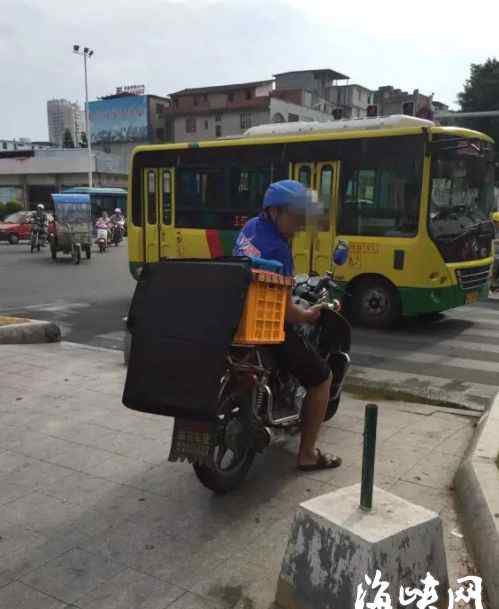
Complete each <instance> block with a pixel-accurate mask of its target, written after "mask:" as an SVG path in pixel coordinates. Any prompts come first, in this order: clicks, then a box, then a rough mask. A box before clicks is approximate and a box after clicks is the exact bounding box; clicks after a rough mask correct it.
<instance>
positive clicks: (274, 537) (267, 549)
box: [239, 512, 294, 580]
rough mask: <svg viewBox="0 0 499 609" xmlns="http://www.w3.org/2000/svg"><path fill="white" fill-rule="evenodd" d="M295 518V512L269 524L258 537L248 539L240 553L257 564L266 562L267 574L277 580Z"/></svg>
mask: <svg viewBox="0 0 499 609" xmlns="http://www.w3.org/2000/svg"><path fill="white" fill-rule="evenodd" d="M293 520H294V512H292V513H290V514H289V515H288V516H286V517H285V518H281V519H280V520H278V521H276V522H274V523H272V524H270V525H269V527H268V528H267V530H266V531H265V532H264V533H262V534H261V535H259V536H258V537H257V538H253V539H251V538H250V539H248V543H247V544H246V547H243V548H241V550H240V552H239V553H240V555H241V556H242V557H245V558H246V559H247V560H248V561H250V562H252V563H254V564H256V565H262V564H265V567H266V569H267V575H268V576H269V577H274V576H275V578H276V580H277V577H278V575H279V572H280V570H281V564H282V559H283V557H284V552H285V550H286V547H287V543H288V538H289V534H290V532H291V527H292V524H293Z"/></svg>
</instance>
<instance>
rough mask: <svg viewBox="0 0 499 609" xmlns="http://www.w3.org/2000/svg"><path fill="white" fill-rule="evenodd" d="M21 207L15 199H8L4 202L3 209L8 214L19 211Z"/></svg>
mask: <svg viewBox="0 0 499 609" xmlns="http://www.w3.org/2000/svg"><path fill="white" fill-rule="evenodd" d="M21 209H23V206H22V205H21V204H20V203H18V202H17V201H9V202H8V203H6V204H5V211H6V215H7V216H8V215H10V214H15V213H16V212H18V211H21Z"/></svg>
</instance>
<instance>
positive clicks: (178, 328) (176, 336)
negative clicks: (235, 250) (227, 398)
mask: <svg viewBox="0 0 499 609" xmlns="http://www.w3.org/2000/svg"><path fill="white" fill-rule="evenodd" d="M250 280H251V271H250V261H249V259H247V258H225V259H218V260H217V259H216V260H206V259H203V260H167V261H163V262H160V263H158V264H155V265H150V266H147V267H145V270H144V272H143V274H142V277H141V279H140V281H139V282H138V283H137V287H136V289H135V293H134V296H133V299H132V304H131V307H130V312H129V317H128V319H129V321H128V324H129V327H130V330H131V332H132V346H131V352H130V360H129V365H128V373H127V377H126V381H125V389H124V393H123V404H124V405H125V406H127V407H128V408H131V409H133V410H140V411H142V412H149V413H154V414H162V415H166V416H172V417H182V418H184V419H189V418H191V419H192V418H195V419H210V418H213V417H214V415H215V412H216V406H217V396H218V391H219V388H220V379H221V377H222V376H223V374H224V372H225V369H226V355H227V352H228V350H229V348H230V345H231V341H232V338H233V336H234V335H235V333H236V330H237V327H238V324H239V320H240V318H241V315H242V311H243V307H244V302H245V298H246V293H247V291H248V286H249V282H250Z"/></svg>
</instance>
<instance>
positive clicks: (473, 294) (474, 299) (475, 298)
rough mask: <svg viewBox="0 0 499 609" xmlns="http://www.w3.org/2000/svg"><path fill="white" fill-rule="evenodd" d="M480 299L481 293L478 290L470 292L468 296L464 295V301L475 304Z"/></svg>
mask: <svg viewBox="0 0 499 609" xmlns="http://www.w3.org/2000/svg"><path fill="white" fill-rule="evenodd" d="M479 299H480V294H479V293H478V292H470V293H469V294H466V296H465V297H464V302H465V303H466V304H473V303H474V302H478V300H479Z"/></svg>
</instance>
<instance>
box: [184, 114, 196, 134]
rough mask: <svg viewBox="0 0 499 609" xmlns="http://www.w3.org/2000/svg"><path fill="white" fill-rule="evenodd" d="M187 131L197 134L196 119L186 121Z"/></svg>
mask: <svg viewBox="0 0 499 609" xmlns="http://www.w3.org/2000/svg"><path fill="white" fill-rule="evenodd" d="M185 130H186V131H187V133H196V119H195V118H194V117H192V116H190V117H189V118H186V119H185Z"/></svg>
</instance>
